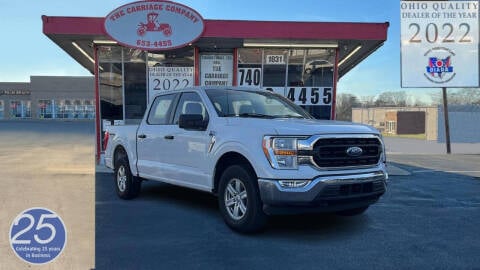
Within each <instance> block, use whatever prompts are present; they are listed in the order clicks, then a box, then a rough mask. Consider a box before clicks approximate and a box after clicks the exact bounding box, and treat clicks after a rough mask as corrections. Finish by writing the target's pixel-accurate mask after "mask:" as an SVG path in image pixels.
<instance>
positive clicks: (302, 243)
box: [96, 153, 480, 270]
mask: <svg viewBox="0 0 480 270" xmlns="http://www.w3.org/2000/svg"><path fill="white" fill-rule="evenodd" d="M418 157H421V158H420V159H418ZM392 158H393V160H392V161H391V162H390V163H389V165H390V167H395V168H397V169H398V170H399V171H400V172H401V173H392V174H391V176H390V179H389V184H388V191H387V193H386V194H385V195H384V196H383V197H382V198H381V199H380V200H379V202H378V203H376V204H375V205H373V206H371V207H370V209H369V210H368V211H367V212H366V213H365V214H363V215H361V216H357V217H339V216H336V215H328V214H327V215H326V214H323V215H300V216H277V217H272V218H270V220H269V223H268V226H267V228H266V230H265V231H264V232H263V233H260V234H256V235H241V234H238V233H235V232H233V231H231V230H230V229H229V228H228V227H227V226H226V225H225V224H224V223H223V220H222V219H221V216H220V214H219V211H218V207H217V201H216V198H215V197H214V196H212V195H210V194H207V193H204V192H199V191H194V190H190V189H185V188H180V187H175V186H171V185H168V184H163V183H158V182H154V181H148V182H144V184H143V187H142V192H141V195H140V197H139V198H137V199H134V200H131V201H124V200H121V199H119V198H118V197H117V196H116V194H115V192H114V182H113V178H112V177H113V176H112V174H109V173H97V174H96V178H97V179H96V269H342V270H344V269H480V256H478V254H480V236H479V232H480V229H479V227H478V226H479V224H480V196H479V194H480V171H478V170H479V169H478V164H480V155H451V156H449V157H446V155H427V154H425V153H424V154H422V155H392ZM442 168H447V170H446V171H442Z"/></svg>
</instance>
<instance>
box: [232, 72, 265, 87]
mask: <svg viewBox="0 0 480 270" xmlns="http://www.w3.org/2000/svg"><path fill="white" fill-rule="evenodd" d="M237 79H238V85H239V86H252V87H259V86H260V83H261V81H262V68H238V74H237Z"/></svg>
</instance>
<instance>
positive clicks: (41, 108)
mask: <svg viewBox="0 0 480 270" xmlns="http://www.w3.org/2000/svg"><path fill="white" fill-rule="evenodd" d="M53 112H54V108H53V102H52V100H49V99H41V100H39V101H38V113H37V115H38V118H42V119H43V118H53V117H54V114H53Z"/></svg>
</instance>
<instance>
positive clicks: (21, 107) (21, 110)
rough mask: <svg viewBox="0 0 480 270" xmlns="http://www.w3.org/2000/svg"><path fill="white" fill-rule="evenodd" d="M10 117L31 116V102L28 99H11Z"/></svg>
mask: <svg viewBox="0 0 480 270" xmlns="http://www.w3.org/2000/svg"><path fill="white" fill-rule="evenodd" d="M10 117H11V118H30V117H32V113H31V102H30V101H28V100H12V101H10Z"/></svg>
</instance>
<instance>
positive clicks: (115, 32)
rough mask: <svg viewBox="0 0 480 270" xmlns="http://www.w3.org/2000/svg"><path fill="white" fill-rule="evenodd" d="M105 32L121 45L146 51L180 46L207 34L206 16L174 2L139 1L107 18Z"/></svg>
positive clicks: (115, 11)
mask: <svg viewBox="0 0 480 270" xmlns="http://www.w3.org/2000/svg"><path fill="white" fill-rule="evenodd" d="M104 26H105V32H106V33H107V34H108V35H109V36H110V37H111V38H112V39H113V40H115V41H117V42H118V43H119V44H121V45H124V46H127V47H131V48H137V49H142V50H146V51H160V50H169V49H175V48H180V47H184V46H186V45H188V44H189V43H192V42H194V41H195V40H197V39H198V38H200V36H201V35H202V33H203V29H204V23H203V18H202V16H200V14H199V13H198V12H196V11H195V10H193V9H191V8H189V7H187V6H184V5H182V4H178V3H175V2H170V1H138V2H133V3H130V4H127V5H124V6H121V7H119V8H117V9H115V10H113V11H112V12H110V13H109V14H108V15H107V16H106V17H105V23H104Z"/></svg>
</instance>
